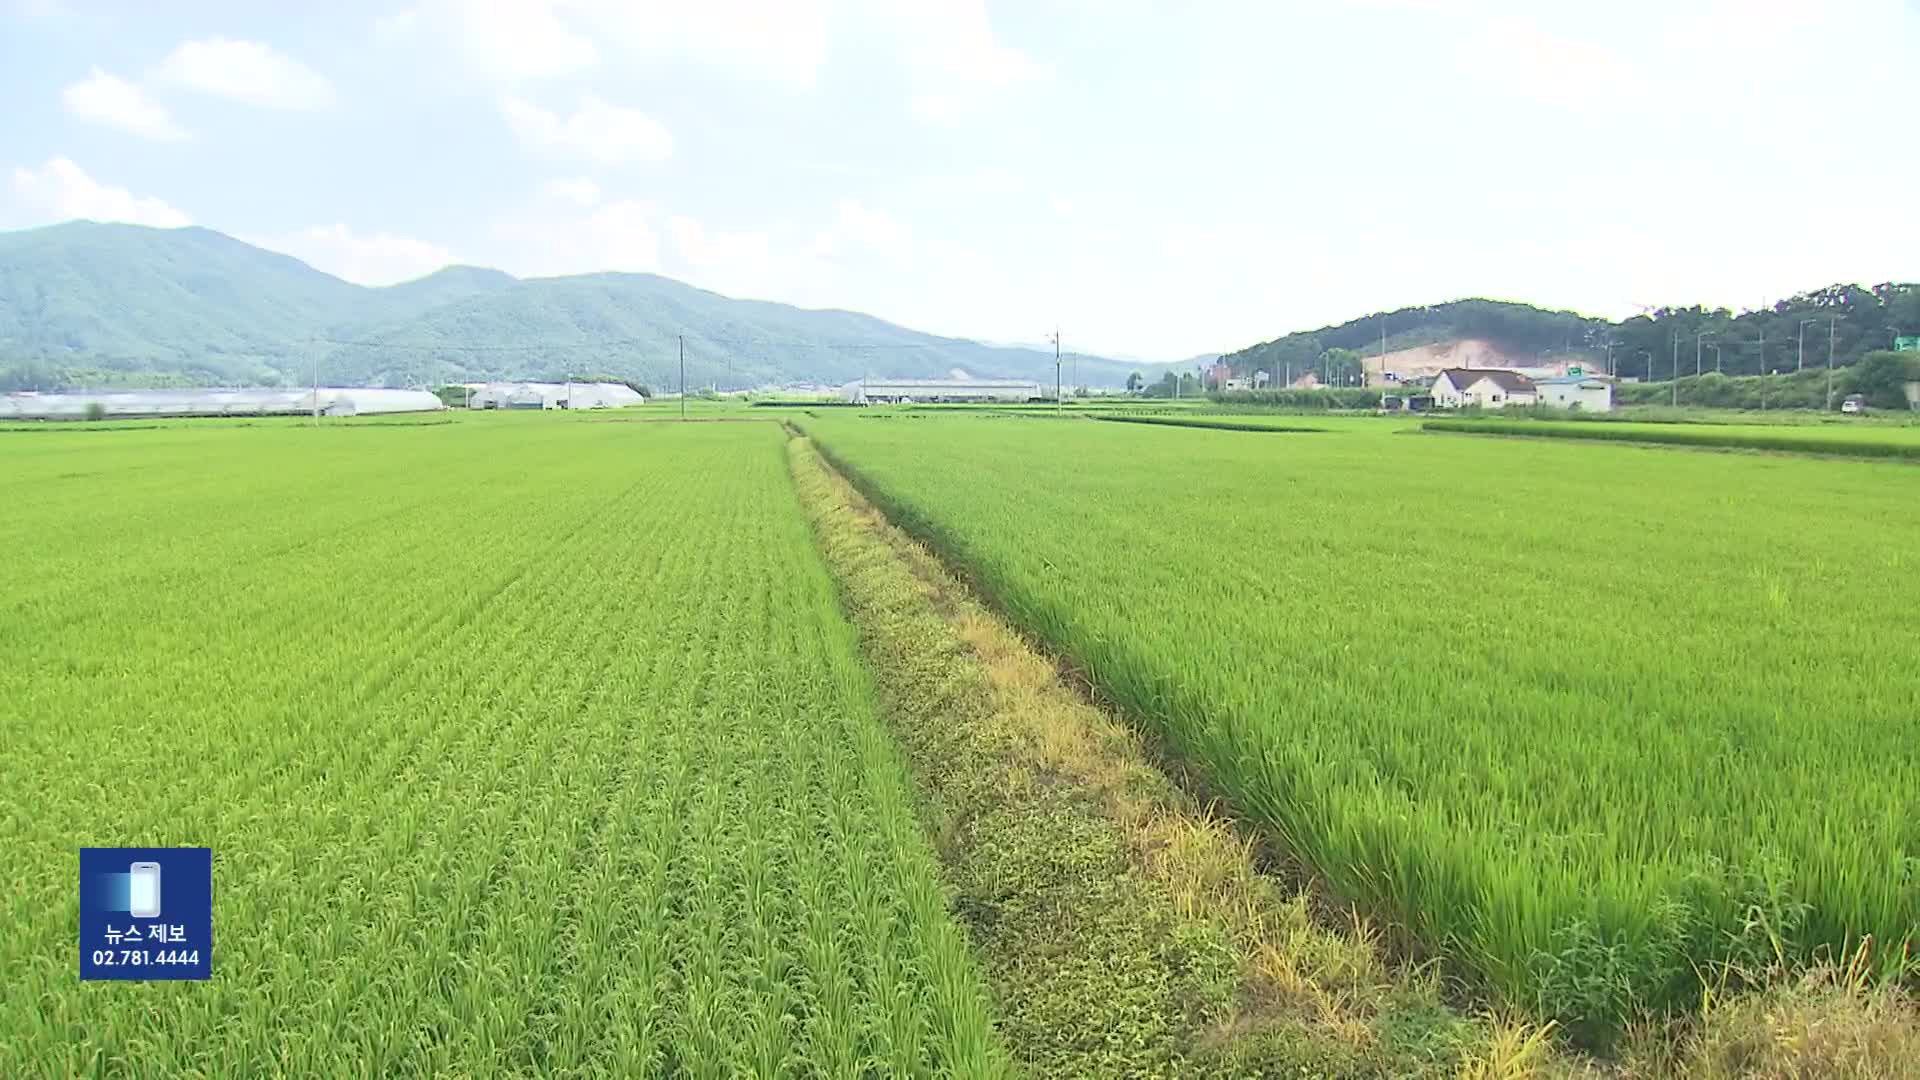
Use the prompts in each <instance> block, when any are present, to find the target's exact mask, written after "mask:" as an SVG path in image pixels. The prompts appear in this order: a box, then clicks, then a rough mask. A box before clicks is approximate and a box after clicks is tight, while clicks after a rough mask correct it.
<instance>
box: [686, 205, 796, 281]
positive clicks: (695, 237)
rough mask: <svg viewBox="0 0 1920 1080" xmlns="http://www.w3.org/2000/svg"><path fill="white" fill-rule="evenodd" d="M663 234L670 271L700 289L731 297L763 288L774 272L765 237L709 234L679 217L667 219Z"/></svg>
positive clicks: (769, 240)
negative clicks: (670, 255) (669, 250)
mask: <svg viewBox="0 0 1920 1080" xmlns="http://www.w3.org/2000/svg"><path fill="white" fill-rule="evenodd" d="M666 231H667V238H668V240H670V241H671V242H672V245H673V255H674V256H675V261H676V264H677V265H676V266H675V267H674V269H675V270H676V271H677V272H684V273H686V274H687V275H688V277H689V278H690V279H691V280H692V281H694V282H696V283H698V284H699V285H701V286H702V287H704V288H709V289H718V290H720V291H721V292H726V293H732V294H735V295H740V294H751V293H756V292H759V291H761V290H764V289H765V288H766V286H767V283H768V281H769V278H770V276H771V275H772V273H773V270H774V254H773V238H772V237H770V236H768V235H767V234H766V233H764V232H751V231H748V232H728V231H726V230H711V231H710V230H708V229H707V228H706V227H705V226H703V225H701V224H700V223H699V222H698V221H695V220H694V219H693V218H690V217H684V216H680V215H675V216H673V217H670V218H668V219H667V224H666ZM682 268H684V269H682Z"/></svg>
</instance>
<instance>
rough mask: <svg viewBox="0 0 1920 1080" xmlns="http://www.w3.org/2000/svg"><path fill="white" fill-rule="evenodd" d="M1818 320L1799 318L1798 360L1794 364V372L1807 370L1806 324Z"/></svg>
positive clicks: (1817, 320)
mask: <svg viewBox="0 0 1920 1080" xmlns="http://www.w3.org/2000/svg"><path fill="white" fill-rule="evenodd" d="M1819 321H1820V320H1819V319H1801V320H1800V362H1799V363H1797V364H1795V365H1794V368H1793V370H1794V372H1795V373H1798V372H1802V371H1805V370H1807V324H1808V323H1811V322H1819Z"/></svg>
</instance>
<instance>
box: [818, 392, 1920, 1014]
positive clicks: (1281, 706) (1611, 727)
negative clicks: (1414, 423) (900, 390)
mask: <svg viewBox="0 0 1920 1080" xmlns="http://www.w3.org/2000/svg"><path fill="white" fill-rule="evenodd" d="M1595 426H1596V427H1600V426H1602V425H1595ZM807 427H808V429H809V431H810V432H811V433H812V434H814V435H815V437H816V438H817V439H818V440H819V441H820V442H821V443H822V444H823V445H824V446H825V447H826V448H827V449H828V450H829V451H830V452H831V454H832V456H833V457H834V459H835V460H836V461H839V462H840V463H842V464H843V465H844V466H845V467H846V468H847V469H848V470H849V471H850V473H851V474H852V475H853V476H854V477H855V479H856V480H857V482H858V483H859V484H860V485H861V486H862V487H863V489H864V490H865V491H867V492H868V493H869V495H870V496H871V497H873V498H875V499H876V500H877V501H879V502H880V503H881V504H882V505H883V506H884V507H886V508H887V509H888V511H889V513H890V515H891V516H892V517H893V518H894V520H895V521H897V522H899V523H900V524H902V525H903V526H905V527H907V528H909V529H910V530H911V531H913V532H915V533H916V534H917V535H919V536H920V537H922V538H923V539H926V540H927V541H929V542H930V543H932V544H933V545H934V546H935V547H937V548H938V549H939V550H940V551H941V552H942V553H943V554H944V555H946V556H947V557H948V558H949V559H951V560H953V561H954V562H955V563H956V564H958V565H960V566H962V567H964V568H965V569H966V571H967V572H968V573H969V574H970V575H972V576H973V578H974V579H975V580H976V581H977V582H978V583H979V585H980V586H981V587H982V588H983V589H985V590H986V591H987V593H988V594H989V595H991V596H992V597H993V598H994V599H995V601H996V602H997V603H998V604H999V605H1000V607H1001V608H1002V609H1003V610H1004V611H1005V612H1006V613H1007V614H1009V615H1010V616H1011V617H1012V618H1013V619H1014V620H1015V621H1016V622H1018V623H1019V624H1021V625H1022V626H1023V627H1025V628H1026V629H1027V630H1029V631H1030V632H1032V633H1034V634H1036V635H1037V636H1038V637H1039V638H1040V639H1042V640H1044V641H1046V642H1048V643H1049V644H1050V645H1051V646H1052V647H1054V648H1056V649H1058V650H1059V651H1060V652H1061V653H1062V654H1063V655H1064V656H1065V657H1066V658H1068V659H1069V660H1070V661H1071V662H1072V663H1073V664H1074V665H1075V666H1076V667H1077V668H1078V669H1080V670H1083V671H1085V672H1086V673H1087V674H1088V676H1089V677H1090V678H1091V679H1092V680H1093V681H1094V682H1095V684H1096V685H1097V686H1098V687H1099V688H1100V690H1101V691H1102V692H1104V693H1105V694H1107V695H1108V696H1110V697H1111V698H1112V699H1113V700H1115V701H1117V702H1118V703H1120V704H1121V705H1122V706H1124V707H1125V708H1127V709H1128V710H1129V711H1130V712H1133V713H1134V714H1136V715H1138V716H1140V717H1142V718H1145V719H1147V720H1150V721H1151V722H1153V723H1155V724H1156V725H1157V726H1158V727H1159V728H1160V729H1161V730H1162V731H1163V732H1164V733H1165V735H1166V736H1167V738H1168V739H1169V741H1170V742H1171V743H1172V745H1174V746H1175V747H1177V748H1178V749H1179V750H1181V751H1182V752H1184V754H1186V755H1187V756H1189V757H1190V758H1192V759H1193V760H1196V761H1198V762H1200V763H1203V764H1204V765H1205V766H1206V769H1207V771H1208V773H1209V775H1210V776H1211V777H1212V778H1213V780H1214V782H1215V783H1217V784H1218V785H1219V787H1220V788H1221V789H1222V790H1223V791H1224V792H1225V793H1226V794H1228V795H1230V796H1231V797H1232V799H1233V800H1234V801H1235V803H1236V804H1238V805H1239V806H1240V807H1241V808H1242V809H1243V810H1246V811H1248V812H1250V813H1251V814H1253V815H1254V816H1255V817H1257V818H1258V819H1259V820H1260V821H1262V822H1263V823H1264V824H1266V825H1267V826H1268V827H1269V828H1271V829H1272V830H1273V831H1274V832H1275V833H1276V834H1277V835H1278V836H1280V837H1281V838H1283V839H1284V840H1285V841H1286V842H1287V844H1288V846H1289V847H1290V848H1291V849H1293V850H1294V851H1296V852H1298V853H1300V854H1301V855H1302V856H1303V857H1305V858H1306V859H1308V860H1310V861H1311V862H1312V864H1313V865H1314V866H1315V867H1316V868H1317V869H1318V871H1319V872H1320V873H1321V874H1323V875H1324V876H1325V877H1326V878H1327V879H1328V880H1329V881H1330V882H1332V883H1334V885H1335V886H1336V887H1337V888H1338V890H1339V891H1340V892H1341V893H1343V894H1344V895H1346V896H1349V897H1352V898H1355V899H1357V900H1359V901H1361V902H1362V903H1363V904H1365V905H1367V906H1368V907H1370V908H1371V909H1372V910H1375V911H1376V912H1379V913H1382V914H1383V915H1385V916H1387V917H1389V918H1390V919H1392V920H1394V921H1396V922H1398V923H1399V925H1401V926H1402V927H1404V928H1405V929H1406V930H1407V931H1409V932H1410V933H1411V934H1412V935H1413V936H1414V937H1415V938H1417V939H1418V940H1420V941H1422V942H1424V943H1426V945H1427V946H1428V947H1430V948H1433V949H1435V950H1437V951H1439V952H1441V953H1442V954H1444V955H1446V956H1448V957H1450V958H1451V959H1452V960H1453V961H1454V962H1455V964H1456V966H1457V968H1458V969H1462V970H1473V971H1476V972H1478V973H1479V974H1480V976H1481V977H1482V978H1483V979H1484V980H1485V981H1486V982H1487V983H1488V984H1489V985H1491V986H1492V987H1494V988H1497V990H1498V991H1499V992H1500V993H1501V995H1502V996H1503V997H1505V998H1506V999H1507V1000H1509V1001H1511V1002H1515V1003H1521V1004H1525V1005H1527V1006H1528V1007H1530V1008H1534V1009H1538V1010H1539V1011H1540V1012H1541V1013H1543V1014H1544V1015H1547V1016H1552V1017H1556V1018H1559V1019H1560V1020H1562V1021H1563V1022H1564V1023H1565V1024H1566V1025H1567V1028H1568V1030H1570V1031H1571V1032H1573V1033H1574V1034H1576V1035H1578V1036H1580V1037H1582V1038H1584V1039H1586V1040H1587V1041H1589V1042H1594V1043H1600V1042H1605V1041H1608V1040H1609V1039H1611V1038H1613V1037H1614V1036H1615V1035H1617V1034H1618V1033H1619V1032H1620V1031H1621V1030H1622V1028H1623V1027H1624V1026H1625V1025H1626V1024H1627V1023H1628V1021H1629V1020H1630V1019H1632V1018H1633V1017H1636V1016H1640V1015H1644V1014H1646V1013H1648V1012H1655V1013H1658V1012H1664V1011H1666V1010H1670V1009H1686V1008H1693V1007H1697V1006H1698V1004H1699V1002H1700V1001H1701V998H1702V993H1703V985H1702V979H1703V978H1705V979H1706V980H1708V982H1709V983H1710V984H1711V985H1713V986H1715V987H1716V988H1727V987H1733V986H1737V985H1739V984H1740V983H1741V982H1742V980H1743V979H1745V978H1747V977H1748V975H1743V974H1742V973H1752V977H1754V978H1770V977H1771V976H1764V975H1760V974H1758V973H1761V972H1767V971H1772V970H1775V969H1776V968H1777V967H1778V966H1779V964H1780V962H1782V961H1785V962H1787V963H1789V964H1800V963H1807V962H1810V961H1814V960H1817V959H1818V958H1820V957H1823V956H1826V957H1831V958H1834V959H1836V960H1839V961H1841V962H1842V963H1843V964H1844V963H1851V964H1853V966H1854V968H1855V969H1856V970H1860V971H1864V972H1867V973H1869V974H1877V975H1878V976H1879V977H1882V978H1894V979H1898V978H1901V977H1903V972H1905V973H1906V975H1905V977H1908V978H1911V977H1913V975H1912V972H1911V971H1910V969H1908V968H1907V967H1906V965H1907V964H1908V963H1909V961H1908V960H1907V957H1908V955H1909V952H1908V950H1909V948H1910V944H1911V941H1912V939H1913V935H1914V933H1915V927H1916V926H1920V888H1916V885H1917V884H1920V878H1916V877H1915V875H1916V873H1920V858H1916V853H1917V852H1920V831H1916V830H1920V819H1916V818H1915V816H1914V815H1913V814H1912V813H1911V798H1912V792H1913V791H1915V790H1920V744H1916V742H1915V740H1914V739H1913V738H1912V717H1913V716H1915V715H1920V684H1916V683H1915V682H1914V680H1913V679H1912V678H1911V677H1910V673H1911V672H1912V671H1913V670H1914V668H1915V667H1916V665H1920V654H1916V652H1915V648H1916V645H1915V640H1916V639H1915V638H1914V636H1913V635H1912V634H1911V633H1908V632H1906V631H1905V630H1904V629H1903V628H1904V627H1907V626H1908V625H1910V622H1911V619H1910V611H1909V607H1910V605H1909V604H1907V602H1906V600H1905V596H1904V594H1903V593H1902V592H1901V591H1900V590H1898V589H1897V588H1893V587H1890V586H1889V584H1888V583H1890V582H1897V581H1901V580H1904V579H1905V578H1906V577H1909V576H1910V571H1911V566H1910V565H1909V562H1910V559H1909V556H1908V554H1907V551H1908V548H1907V544H1906V540H1905V533H1906V531H1907V528H1906V524H1905V523H1907V522H1909V521H1910V520H1911V512H1910V508H1911V506H1912V501H1913V498H1914V496H1915V495H1916V494H1920V474H1915V473H1913V472H1912V471H1910V470H1908V469H1906V468H1905V467H1904V466H1897V465H1893V464H1890V463H1889V464H1879V465H1875V464H1865V465H1852V466H1847V467H1845V468H1836V467H1835V466H1834V465H1833V464H1832V463H1830V462H1823V461H1817V460H1799V461H1795V460H1781V459H1770V460H1767V461H1758V460H1754V459H1749V458H1742V457H1733V456H1718V455H1687V456H1680V455H1676V456H1674V457H1673V458H1672V459H1671V460H1663V461H1662V462H1661V465H1660V471H1659V482H1658V483H1649V482H1648V479H1649V478H1648V475H1647V473H1646V465H1645V462H1644V460H1643V459H1640V458H1630V457H1623V456H1619V455H1604V456H1598V455H1593V454H1591V452H1590V451H1587V450H1584V449H1582V448H1581V447H1578V446H1574V445H1569V444H1555V443H1553V442H1550V441H1547V440H1541V441H1538V442H1530V443H1518V442H1516V443H1512V444H1506V445H1495V444H1493V443H1491V442H1487V441H1481V440H1425V439H1402V438H1397V437H1394V436H1392V435H1390V434H1387V433H1385V432H1384V431H1383V432H1382V433H1381V434H1379V435H1368V434H1366V433H1364V432H1362V431H1359V430H1358V429H1356V430H1355V431H1353V432H1345V433H1343V434H1341V435H1340V436H1339V437H1337V438H1336V437H1332V436H1329V437H1327V438H1324V439H1311V440H1302V441H1300V442H1298V443H1293V442H1289V443H1288V447H1289V450H1290V452H1289V453H1287V454H1285V455H1276V454H1273V453H1272V451H1271V446H1272V444H1270V443H1267V442H1266V441H1264V440H1238V439H1231V440H1229V439H1214V440H1195V439H1193V438H1191V436H1190V435H1189V434H1188V433H1184V432H1179V431H1172V430H1167V429H1164V428H1156V427H1128V428H1123V427H1119V426H1117V425H1107V424H1036V425H1019V426H1009V425H999V426H993V427H989V426H988V425H984V424H980V423H977V422H968V421H966V420H964V419H959V418H956V419H954V420H950V421H944V422H936V423H930V424H922V425H914V426H912V427H910V428H902V427H900V426H899V425H873V424H854V423H846V422H840V421H837V420H834V419H832V418H822V419H820V420H818V421H808V423H807ZM1036 461H1045V462H1050V463H1056V464H1055V465H1054V466H1052V467H1050V468H1048V469H1045V470H1039V471H1036V470H1034V469H1033V468H1032V467H1031V463H1033V462H1036ZM1114 462H1124V463H1125V467H1124V468H1118V467H1113V466H1112V464H1111V463H1114ZM1416 523H1417V524H1416ZM1839 552H1845V553H1846V555H1845V557H1844V558H1841V557H1837V555H1836V553H1839ZM1370 573H1373V574H1377V576H1378V579H1379V581H1378V583H1377V584H1371V583H1369V581H1368V576H1369V574H1370Z"/></svg>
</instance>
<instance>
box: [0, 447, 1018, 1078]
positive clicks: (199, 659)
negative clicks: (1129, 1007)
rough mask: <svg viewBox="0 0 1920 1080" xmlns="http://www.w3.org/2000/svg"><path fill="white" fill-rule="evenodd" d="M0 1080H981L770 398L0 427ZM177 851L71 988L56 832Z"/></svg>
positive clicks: (900, 795)
mask: <svg viewBox="0 0 1920 1080" xmlns="http://www.w3.org/2000/svg"><path fill="white" fill-rule="evenodd" d="M0 497H4V498H5V500H6V505H7V506H8V513H7V514H5V515H0V550H5V551H6V552H7V553H8V556H9V562H8V569H9V570H10V571H11V573H10V574H9V575H8V579H7V583H6V585H5V586H4V588H0V781H3V782H0V850H4V851H5V852H6V853H7V857H6V859H5V860H4V861H3V862H4V869H0V879H3V880H4V884H5V885H6V890H5V894H4V898H0V970H4V971H5V972H6V973H7V993H6V995H5V998H4V1001H3V1002H0V1075H4V1076H7V1077H32V1076H58V1077H66V1076H73V1075H81V1074H85V1075H107V1076H116V1075H128V1076H150V1075H180V1074H186V1075H209V1076H264V1075H297V1076H315V1075H369V1076H371V1075H428V1074H432V1075H471V1076H525V1075H617V1076H648V1075H663V1074H670V1075H688V1076H727V1077H731V1076H738V1075H747V1074H760V1075H773V1074H803V1073H811V1074H820V1075H848V1074H854V1073H863V1072H865V1073H886V1074H889V1075H927V1076H933V1075H957V1076H960V1075H963V1076H995V1075H1001V1074H1003V1073H1004V1072H1005V1071H1006V1069H1007V1064H1006V1060H1007V1059H1006V1055H1005V1053H1004V1051H1003V1050H1002V1048H1001V1045H1000V1041H999V1038H998V1036H997V1035H996V1033H995V1031H994V1024H993V1020H992V1010H991V1007H990V1003H989V999H988V997H987V992H986V991H985V989H984V988H983V985H982V983H981V980H980V978H979V976H978V974H977V972H976V968H975V965H974V962H973V959H972V957H971V956H970V955H969V954H968V952H967V950H966V949H965V947H964V939H963V938H962V937H961V936H960V931H959V930H958V929H957V928H956V927H955V926H954V925H953V923H952V921H951V917H950V915H949V913H948V910H947V906H946V899H945V895H944V894H943V892H942V891H941V887H940V885H939V877H938V870H937V863H936V861H935V859H934V858H933V855H932V852H931V850H930V848H929V846H928V844H927V841H926V839H925V838H924V836H923V835H922V833H921V831H920V828H919V825H918V821H917V819H916V817H915V815H914V811H913V806H912V802H911V797H910V794H909V791H908V789H907V786H906V785H907V781H906V779H905V776H904V773H903V771H902V767H901V765H900V763H899V762H898V761H897V760H895V757H894V756H893V752H892V749H891V744H890V743H889V742H888V738H887V735H886V733H885V730H884V728H882V727H881V725H880V724H879V722H878V721H877V720H876V718H875V716H874V714H873V705H872V698H873V694H872V688H871V686H870V685H868V682H867V677H866V675H865V674H864V671H863V669H862V668H861V666H860V664H859V661H858V659H857V654H856V651H855V640H854V637H853V631H852V629H851V628H850V627H849V626H848V624H847V623H846V621H845V619H844V618H843V617H842V615H841V613H840V610H839V607H838V604H837V600H836V597H835V593H834V589H833V585H832V581H831V579H830V578H829V576H828V573H827V571H826V569H825V567H824V565H823V564H822V563H821V561H820V559H819V556H818V554H817V553H816V550H815V548H814V545H813V540H812V536H811V533H810V531H809V529H808V526H807V524H806V521H805V520H804V518H803V517H802V516H801V514H800V511H799V507H798V504H797V502H796V500H795V497H794V494H793V491H792V488H791V485H790V481H789V478H788V475H787V468H786V458H785V452H784V448H783V436H782V435H781V433H780V431H779V430H778V429H777V428H776V427H774V426H773V425H766V424H689V425H684V426H681V425H664V424H643V423H602V422H593V421H592V420H591V419H589V418H584V417H519V416H500V417H493V416H488V417H484V418H468V417H464V416H462V417H459V418H457V420H456V422H454V423H449V424H445V425H441V426H433V427H417V426H416V427H408V426H396V425H381V426H375V425H358V426H355V425H346V424H339V425H328V426H324V427H320V428H317V429H316V428H312V427H303V426H301V425H298V424H271V425H260V426H254V427H246V428H242V427H238V426H231V425H223V426H218V427H201V426H191V425H169V426H161V427H155V428H153V429H151V430H143V431H117V432H112V431H109V432H103V431H100V430H91V429H85V428H76V429H73V430H72V431H71V432H70V433H66V434H63V433H58V432H49V433H44V434H36V435H34V436H33V437H14V436H11V435H7V436H0ZM95 844H109V845H110V844H128V845H141V844H153V845H175V844H183V845H184V844H192V845H207V846H210V847H212V848H213V850H214V904H215V908H214V926H215V931H214V937H215V945H214V959H213V964H214V977H213V979H212V980H211V981H210V982H208V983H206V984H201V985H179V984H164V983H146V984H140V983H128V984H102V985H82V984H80V983H79V981H78V977H77V963H76V947H77V942H76V924H77V899H76V897H75V895H74V879H75V873H76V870H75V867H76V863H77V857H78V853H77V849H78V848H79V847H80V846H82V845H95Z"/></svg>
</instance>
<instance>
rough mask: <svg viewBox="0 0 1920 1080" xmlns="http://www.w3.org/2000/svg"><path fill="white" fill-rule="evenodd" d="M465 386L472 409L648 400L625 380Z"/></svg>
mask: <svg viewBox="0 0 1920 1080" xmlns="http://www.w3.org/2000/svg"><path fill="white" fill-rule="evenodd" d="M468 389H469V391H470V394H469V396H468V398H467V407H468V408H471V409H617V408H620V407H621V406H624V405H645V404H646V403H647V399H646V398H644V397H641V396H640V394H639V393H638V392H637V391H635V390H634V389H633V387H631V386H628V385H627V384H626V383H609V382H577V383H554V382H496V383H478V384H475V385H473V386H470V387H468Z"/></svg>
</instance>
